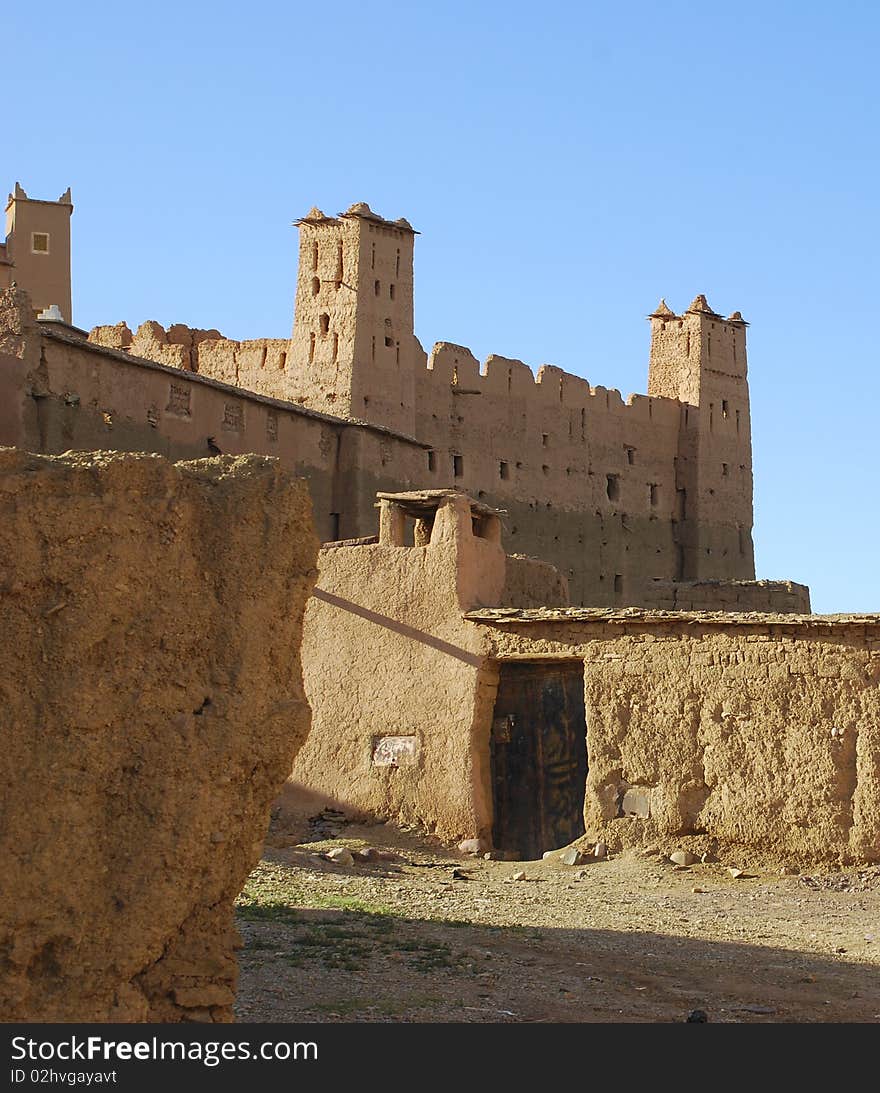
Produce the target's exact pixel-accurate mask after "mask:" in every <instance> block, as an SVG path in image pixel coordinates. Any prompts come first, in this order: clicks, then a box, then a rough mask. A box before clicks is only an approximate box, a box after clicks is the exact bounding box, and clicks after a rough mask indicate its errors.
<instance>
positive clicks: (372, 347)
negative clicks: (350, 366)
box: [370, 336, 376, 360]
mask: <svg viewBox="0 0 880 1093" xmlns="http://www.w3.org/2000/svg"><path fill="white" fill-rule="evenodd" d="M370 357H371V358H372V359H373V360H375V359H376V338H375V336H374V337H373V340H372V342H371V344H370Z"/></svg>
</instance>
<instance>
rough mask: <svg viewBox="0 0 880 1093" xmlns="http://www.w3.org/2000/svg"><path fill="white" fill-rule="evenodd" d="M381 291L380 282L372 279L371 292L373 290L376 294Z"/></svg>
mask: <svg viewBox="0 0 880 1093" xmlns="http://www.w3.org/2000/svg"><path fill="white" fill-rule="evenodd" d="M381 291H382V285H381V283H380V282H379V281H374V282H373V292H375V294H376V295H377V296H378V295H379V293H380V292H381Z"/></svg>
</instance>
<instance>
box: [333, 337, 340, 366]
mask: <svg viewBox="0 0 880 1093" xmlns="http://www.w3.org/2000/svg"><path fill="white" fill-rule="evenodd" d="M338 358H339V335H338V334H334V335H333V360H334V361H336V360H337V359H338Z"/></svg>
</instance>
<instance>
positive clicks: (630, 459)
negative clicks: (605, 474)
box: [626, 447, 636, 467]
mask: <svg viewBox="0 0 880 1093" xmlns="http://www.w3.org/2000/svg"><path fill="white" fill-rule="evenodd" d="M626 461H627V463H629V465H630V466H631V467H632V466H633V465H634V464H635V461H636V450H635V448H629V447H628V448H627V449H626Z"/></svg>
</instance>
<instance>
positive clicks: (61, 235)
mask: <svg viewBox="0 0 880 1093" xmlns="http://www.w3.org/2000/svg"><path fill="white" fill-rule="evenodd" d="M72 212H73V202H72V200H71V197H70V189H67V190H66V191H65V192H64V193H63V194H62V195H61V197H59V198H58V200H57V201H38V200H36V199H34V198H31V197H28V195H27V194H26V193H25V191H24V190H23V189H22V188H21V186H20V185H19V183H17V182H16V184H15V188H14V190H13V191H12V193H11V194H10V195H9V198H8V200H7V202H6V244H5V251H6V254H5V257H6V259H7V264H9V265H11V267H12V270H11V272H10V279H12V280H15V282H16V283H17V284H18V286H19V288H22V289H24V290H25V291H26V292H27V293H28V295H29V296H30V298H31V303H32V305H33V308H34V312H35V313H36V314H39V312H41V311H43V310H44V309H45V308H47V307H51V306H52V304H56V305H57V306H58V308H59V310H60V311H61V314H62V316H63V317H64V321H65V322H67V323H70V322H72V321H73V315H72V300H71V290H70V217H71V214H72Z"/></svg>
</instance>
